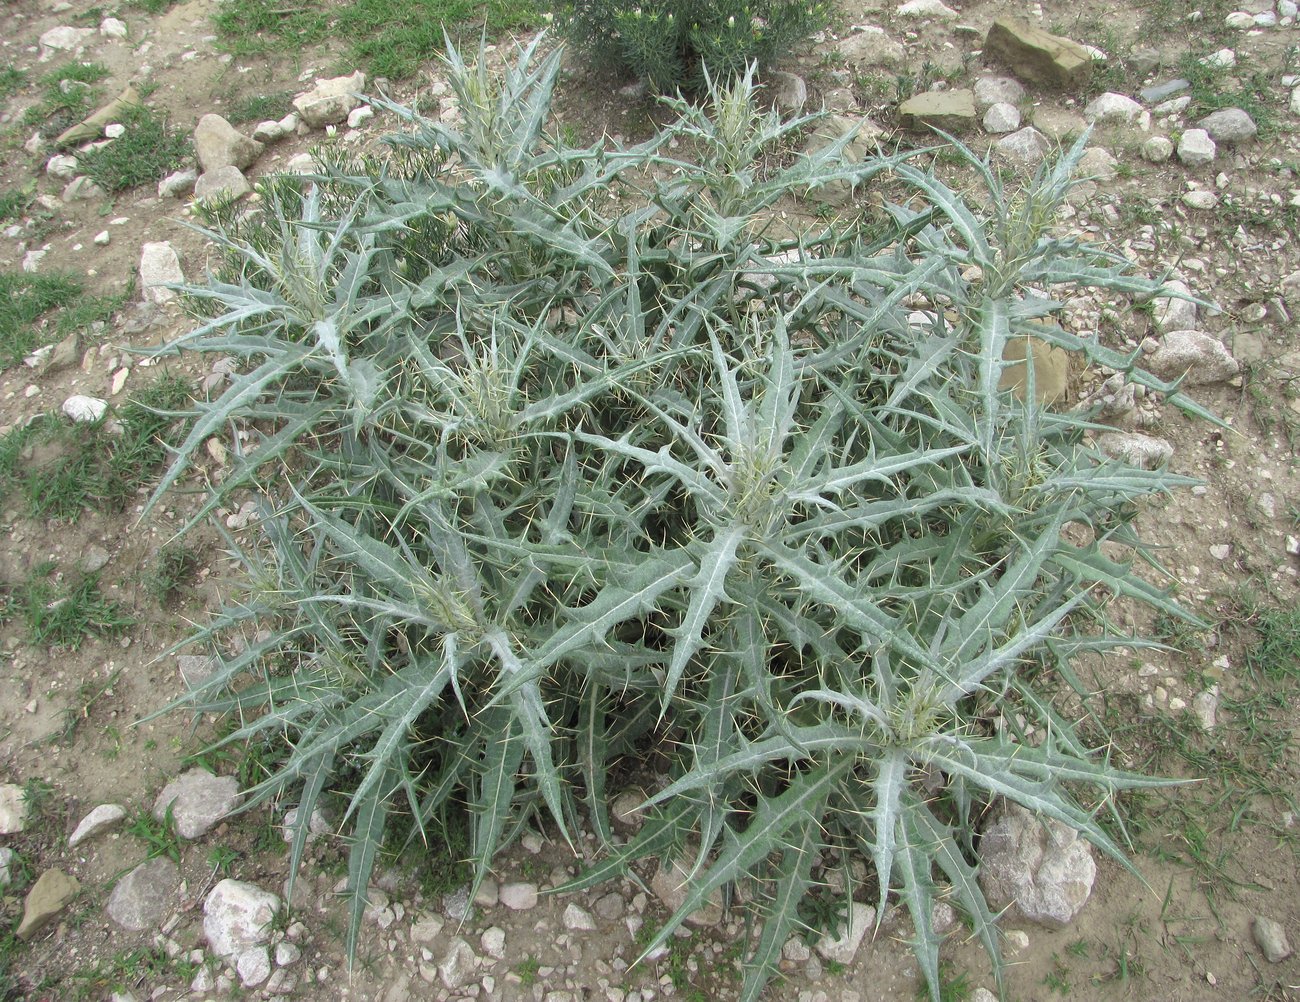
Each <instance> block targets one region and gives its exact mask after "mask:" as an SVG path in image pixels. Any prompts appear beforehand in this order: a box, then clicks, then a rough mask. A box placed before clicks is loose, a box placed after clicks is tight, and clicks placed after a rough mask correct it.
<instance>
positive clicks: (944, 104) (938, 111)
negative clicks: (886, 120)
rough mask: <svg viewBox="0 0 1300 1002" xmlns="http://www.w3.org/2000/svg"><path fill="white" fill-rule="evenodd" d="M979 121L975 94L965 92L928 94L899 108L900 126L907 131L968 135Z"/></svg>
mask: <svg viewBox="0 0 1300 1002" xmlns="http://www.w3.org/2000/svg"><path fill="white" fill-rule="evenodd" d="M978 120H979V119H978V116H977V115H976V114H975V94H974V93H973V92H972V91H969V90H964V89H963V90H928V91H926V92H925V93H923V94H914V95H913V96H912V97H909V98H908V99H907V100H906V101H904V102H903V103H902V104H900V105H899V106H898V122H899V124H900V125H902V127H903V128H905V129H925V128H927V127H932V128H935V129H943V131H944V132H966V131H968V130H969V129H970V128H971V127H972V126H973V125H974V124H975V123H976V122H977V121H978Z"/></svg>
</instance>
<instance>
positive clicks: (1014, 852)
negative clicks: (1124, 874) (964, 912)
mask: <svg viewBox="0 0 1300 1002" xmlns="http://www.w3.org/2000/svg"><path fill="white" fill-rule="evenodd" d="M979 857H980V872H979V882H980V886H981V887H983V888H984V893H985V895H986V896H987V897H988V899H989V904H990V905H992V906H993V907H994V908H1002V907H1005V906H1007V905H1012V904H1014V905H1015V906H1016V908H1017V909H1018V910H1019V911H1020V913H1021V914H1022V915H1024V917H1025V918H1027V919H1030V920H1031V921H1034V922H1042V923H1044V924H1047V925H1066V924H1067V923H1069V922H1070V920H1071V919H1073V918H1074V916H1075V915H1077V914H1078V913H1079V910H1080V909H1081V908H1082V907H1083V906H1084V905H1085V904H1087V902H1088V897H1089V895H1091V894H1092V882H1093V880H1094V879H1095V878H1096V875H1097V865H1096V863H1095V862H1093V858H1092V850H1091V848H1090V847H1089V845H1088V843H1087V842H1085V841H1083V840H1082V839H1080V838H1079V835H1078V833H1077V832H1075V831H1074V830H1073V829H1070V828H1067V827H1066V826H1065V825H1063V824H1061V823H1060V822H1059V821H1053V820H1050V819H1049V820H1045V821H1042V820H1039V818H1038V817H1036V816H1035V815H1034V814H1032V813H1030V812H1029V811H1027V810H1025V809H1024V808H1023V807H1020V806H1019V805H1018V804H1013V803H1010V802H1007V803H1004V805H1003V809H1002V811H1001V813H999V814H998V815H997V816H996V817H994V819H993V821H992V823H991V824H990V825H989V826H988V827H987V828H985V830H984V835H983V838H982V839H981V840H980V848H979Z"/></svg>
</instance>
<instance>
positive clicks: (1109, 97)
mask: <svg viewBox="0 0 1300 1002" xmlns="http://www.w3.org/2000/svg"><path fill="white" fill-rule="evenodd" d="M1141 114H1142V105H1140V104H1138V102H1137V101H1134V100H1133V99H1132V98H1131V97H1129V96H1128V95H1127V94H1115V93H1113V92H1111V91H1107V92H1106V93H1105V94H1099V95H1097V96H1096V97H1095V98H1093V99H1092V100H1091V101H1089V102H1088V106H1087V107H1086V108H1084V109H1083V117H1084V118H1086V119H1087V120H1088V121H1089V122H1133V121H1136V120H1137V117H1138V116H1139V115H1141Z"/></svg>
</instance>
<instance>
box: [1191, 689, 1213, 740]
mask: <svg viewBox="0 0 1300 1002" xmlns="http://www.w3.org/2000/svg"><path fill="white" fill-rule="evenodd" d="M1192 714H1193V715H1194V716H1195V717H1196V720H1197V722H1198V723H1199V724H1200V725H1201V730H1203V731H1212V730H1214V728H1215V727H1216V726H1217V725H1218V722H1219V721H1218V715H1219V687H1218V686H1217V685H1212V686H1210V687H1209V688H1208V689H1206V690H1205V691H1204V692H1198V693H1197V694H1196V695H1195V696H1194V697H1192Z"/></svg>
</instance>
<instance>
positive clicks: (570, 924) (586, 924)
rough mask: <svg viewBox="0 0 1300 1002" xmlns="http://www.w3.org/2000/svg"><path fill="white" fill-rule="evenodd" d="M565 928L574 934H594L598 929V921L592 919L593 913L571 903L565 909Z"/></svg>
mask: <svg viewBox="0 0 1300 1002" xmlns="http://www.w3.org/2000/svg"><path fill="white" fill-rule="evenodd" d="M563 922H564V928H566V929H568V930H570V931H572V932H592V931H593V930H594V929H595V928H596V920H595V919H594V918H592V917H591V913H590V912H587V911H584V910H583V909H581V908H579V907H578V906H577V905H575V904H574V903H573V902H572V901H570V902H569V903H568V904H567V905H566V906H565V908H564V917H563Z"/></svg>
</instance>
